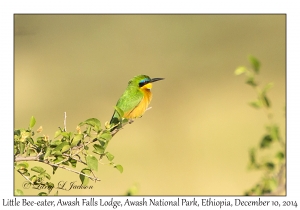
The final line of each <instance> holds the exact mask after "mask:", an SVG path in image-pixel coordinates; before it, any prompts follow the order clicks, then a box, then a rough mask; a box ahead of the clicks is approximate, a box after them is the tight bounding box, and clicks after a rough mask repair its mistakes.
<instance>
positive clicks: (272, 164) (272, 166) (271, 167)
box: [265, 162, 275, 170]
mask: <svg viewBox="0 0 300 210" xmlns="http://www.w3.org/2000/svg"><path fill="white" fill-rule="evenodd" d="M265 166H266V167H267V168H268V169H269V170H273V169H274V168H275V164H274V163H272V162H267V163H266V164H265Z"/></svg>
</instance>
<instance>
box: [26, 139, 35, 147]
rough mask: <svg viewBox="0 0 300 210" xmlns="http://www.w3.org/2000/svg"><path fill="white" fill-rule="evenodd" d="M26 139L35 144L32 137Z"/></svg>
mask: <svg viewBox="0 0 300 210" xmlns="http://www.w3.org/2000/svg"><path fill="white" fill-rule="evenodd" d="M26 140H27V141H28V142H30V144H32V145H34V141H33V139H32V138H31V137H28V138H26Z"/></svg>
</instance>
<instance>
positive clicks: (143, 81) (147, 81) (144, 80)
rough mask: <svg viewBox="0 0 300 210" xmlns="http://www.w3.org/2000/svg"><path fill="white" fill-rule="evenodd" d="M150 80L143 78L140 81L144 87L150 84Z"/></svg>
mask: <svg viewBox="0 0 300 210" xmlns="http://www.w3.org/2000/svg"><path fill="white" fill-rule="evenodd" d="M148 83H149V80H146V79H143V80H142V81H140V82H139V86H140V87H143V86H144V85H146V84H148Z"/></svg>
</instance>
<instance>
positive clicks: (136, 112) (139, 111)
mask: <svg viewBox="0 0 300 210" xmlns="http://www.w3.org/2000/svg"><path fill="white" fill-rule="evenodd" d="M140 90H141V91H142V93H143V95H144V97H143V99H142V100H141V102H140V103H139V104H138V105H137V106H136V107H135V108H134V109H133V110H131V111H130V112H128V113H125V114H124V117H125V118H128V119H135V118H137V117H141V116H142V115H143V114H144V113H145V111H146V109H147V108H148V106H149V104H150V101H151V99H152V93H151V91H150V90H149V89H147V88H140Z"/></svg>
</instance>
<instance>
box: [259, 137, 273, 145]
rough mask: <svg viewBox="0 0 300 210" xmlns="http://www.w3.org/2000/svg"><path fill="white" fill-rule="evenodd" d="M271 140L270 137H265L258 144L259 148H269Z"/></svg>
mask: <svg viewBox="0 0 300 210" xmlns="http://www.w3.org/2000/svg"><path fill="white" fill-rule="evenodd" d="M272 141H273V139H272V137H271V136H270V135H265V136H264V137H263V139H262V140H261V143H260V148H266V147H270V145H271V143H272Z"/></svg>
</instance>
